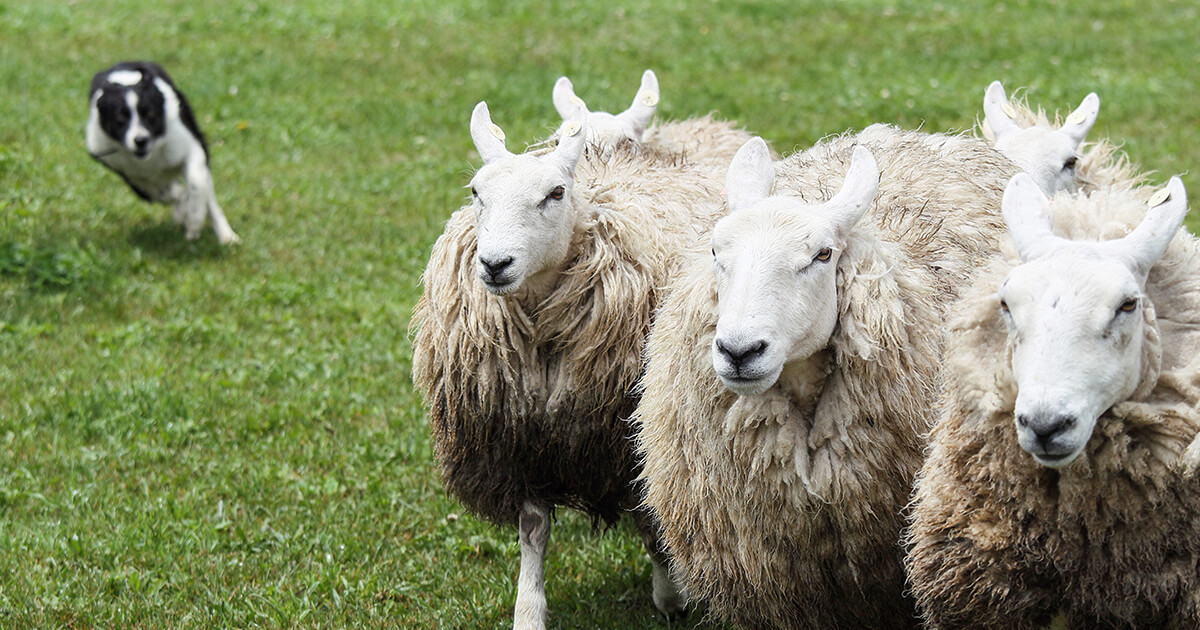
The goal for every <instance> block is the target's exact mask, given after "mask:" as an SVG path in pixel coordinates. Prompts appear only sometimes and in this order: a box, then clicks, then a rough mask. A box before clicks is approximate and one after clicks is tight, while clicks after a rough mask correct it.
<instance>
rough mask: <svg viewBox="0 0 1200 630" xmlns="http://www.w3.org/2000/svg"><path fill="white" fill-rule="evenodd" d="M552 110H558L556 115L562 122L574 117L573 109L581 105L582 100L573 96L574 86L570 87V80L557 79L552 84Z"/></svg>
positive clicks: (565, 78)
mask: <svg viewBox="0 0 1200 630" xmlns="http://www.w3.org/2000/svg"><path fill="white" fill-rule="evenodd" d="M552 98H553V100H554V109H556V110H558V115H559V116H561V117H562V119H563V120H571V119H572V118H574V117H575V109H576V108H578V107H579V106H581V105H583V104H584V103H583V99H581V98H579V97H578V96H575V86H573V85H571V80H570V79H568V78H567V77H559V78H558V81H555V82H554V94H553V96H552Z"/></svg>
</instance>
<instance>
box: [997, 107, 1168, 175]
mask: <svg viewBox="0 0 1200 630" xmlns="http://www.w3.org/2000/svg"><path fill="white" fill-rule="evenodd" d="M1008 103H1009V104H1010V105H1012V108H1013V113H1014V114H1016V115H1015V116H1013V121H1014V122H1016V123H1017V125H1018V126H1020V127H1045V128H1047V129H1058V128H1059V127H1062V125H1063V121H1062V120H1061V119H1060V118H1059V117H1058V116H1057V115H1055V117H1054V121H1053V122H1051V121H1050V118H1049V117H1048V116H1047V115H1046V112H1045V110H1043V109H1042V108H1041V107H1039V108H1037V111H1034V110H1033V108H1032V107H1030V105H1029V103H1028V102H1026V100H1025V97H1024V96H1023V95H1022V96H1019V95H1017V94H1014V95H1013V96H1012V97H1011V98H1009V99H1008ZM975 133H976V134H977V135H979V136H982V137H983V138H984V139H986V140H987V142H988V144H995V142H996V137H995V134H993V133H992V129H991V128H990V127H988V126H987V125H986V124H984V122H983V121H982V120H980V121H976V123H975ZM1146 175H1147V173H1144V172H1142V171H1141V169H1138V168H1137V167H1136V166H1134V165H1133V164H1131V163H1130V162H1129V157H1128V156H1127V155H1125V154H1124V153H1123V152H1121V150H1120V147H1118V146H1117V145H1115V144H1113V143H1112V142H1110V141H1109V140H1108V139H1107V138H1102V139H1100V140H1095V141H1090V142H1089V141H1087V140H1085V141H1084V142H1083V143H1082V144H1080V145H1079V162H1078V164H1076V166H1075V186H1076V189H1077V190H1078V191H1079V192H1082V193H1085V194H1087V193H1091V192H1093V191H1096V190H1100V189H1105V188H1123V189H1136V190H1139V191H1141V192H1145V193H1146V194H1149V193H1150V192H1153V191H1149V192H1147V190H1148V189H1145V188H1142V189H1138V187H1139V186H1141V185H1142V184H1143V183H1145V180H1146Z"/></svg>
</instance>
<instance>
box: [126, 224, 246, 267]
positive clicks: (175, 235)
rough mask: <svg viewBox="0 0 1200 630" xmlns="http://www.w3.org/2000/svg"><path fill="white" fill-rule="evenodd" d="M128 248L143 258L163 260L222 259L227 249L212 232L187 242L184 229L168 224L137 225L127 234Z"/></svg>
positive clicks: (205, 231)
mask: <svg viewBox="0 0 1200 630" xmlns="http://www.w3.org/2000/svg"><path fill="white" fill-rule="evenodd" d="M129 244H130V245H133V246H134V247H137V248H138V249H140V250H141V251H142V253H143V254H145V255H147V256H150V257H153V258H160V259H164V260H174V261H181V262H182V261H188V260H216V259H220V258H224V256H225V252H226V250H227V249H228V248H226V247H222V246H221V244H220V243H218V242H217V238H216V236H214V235H213V233H212V231H211V230H207V229H206V230H204V231H203V232H202V233H201V234H200V238H198V239H196V240H194V241H189V240H187V239H186V238H184V237H183V228H181V227H179V226H177V225H175V224H174V223H171V222H170V221H160V222H157V223H151V222H149V221H147V222H143V223H141V224H139V225H138V226H137V227H135V228H133V230H132V231H130V232H129Z"/></svg>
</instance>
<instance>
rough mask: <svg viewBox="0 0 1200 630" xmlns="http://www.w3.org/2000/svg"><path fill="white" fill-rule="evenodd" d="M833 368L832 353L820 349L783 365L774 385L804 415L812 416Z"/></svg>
mask: <svg viewBox="0 0 1200 630" xmlns="http://www.w3.org/2000/svg"><path fill="white" fill-rule="evenodd" d="M832 369H833V362H832V355H831V353H830V352H829V350H822V351H820V352H818V353H816V354H814V355H812V356H810V357H808V358H806V359H800V360H798V361H792V362H790V363H786V364H784V366H783V371H782V372H781V373H780V374H779V380H777V381H775V387H777V388H779V390H780V391H782V392H783V393H784V395H786V396H787V397H788V399H789V400H791V401H792V404H793V405H795V406H796V407H797V408H798V409H800V410H801V411H802V412H804V415H805V417H812V413H813V412H814V411H815V410H816V408H817V401H819V400H820V398H821V391H822V390H823V389H824V388H825V378H826V377H828V376H829V373H830V372H831V371H832Z"/></svg>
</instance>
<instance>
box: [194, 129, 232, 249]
mask: <svg viewBox="0 0 1200 630" xmlns="http://www.w3.org/2000/svg"><path fill="white" fill-rule="evenodd" d="M186 173H187V175H186V179H187V193H186V194H185V195H184V201H183V203H184V210H183V228H184V236H186V237H187V239H188V240H195V239H197V238H199V237H200V230H201V229H203V228H204V220H205V218H211V219H212V226H213V231H214V232H216V234H217V240H218V241H219V242H220V243H221V244H222V245H228V244H229V243H236V242H238V241H239V240H240V239H239V238H238V235H237V234H236V233H234V231H233V228H231V227H229V221H227V220H226V219H225V213H224V212H222V211H221V206H220V205H218V204H217V198H216V194H215V193H214V192H213V182H212V173H211V172H210V171H209V170H208V158H207V157H206V156H205V155H204V152H203V151H199V150H197V151H194V152H193V153H192V155H191V156H189V158H188V162H187V169H186Z"/></svg>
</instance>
